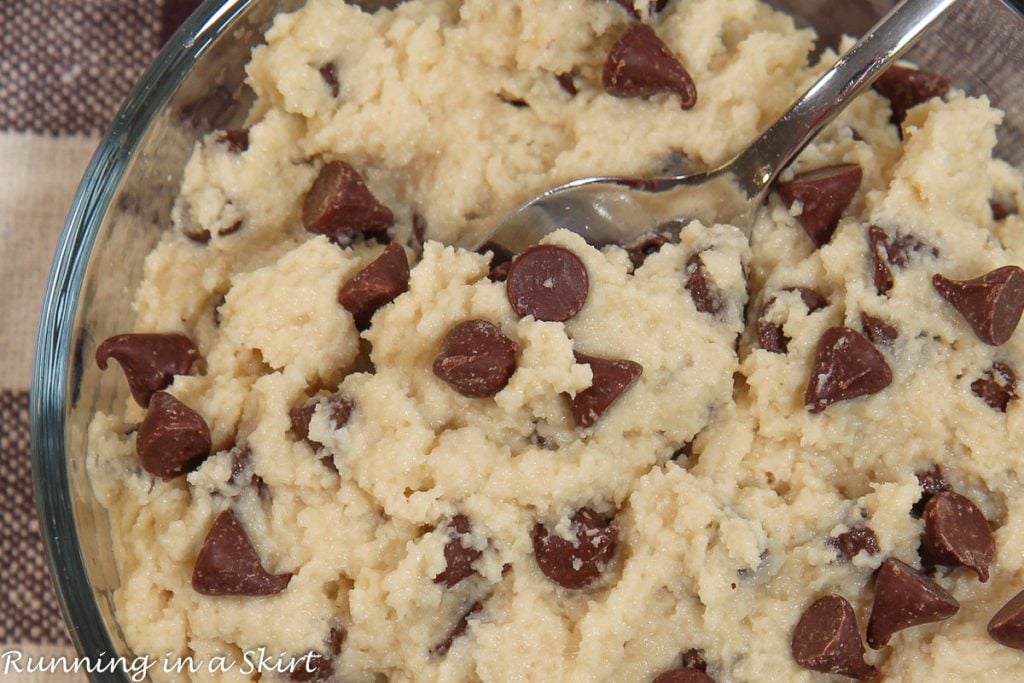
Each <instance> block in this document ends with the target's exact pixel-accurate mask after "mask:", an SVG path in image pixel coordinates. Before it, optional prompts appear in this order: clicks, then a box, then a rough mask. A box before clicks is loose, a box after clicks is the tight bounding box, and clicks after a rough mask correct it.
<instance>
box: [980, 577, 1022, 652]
mask: <svg viewBox="0 0 1024 683" xmlns="http://www.w3.org/2000/svg"><path fill="white" fill-rule="evenodd" d="M988 634H989V635H990V636H992V640H994V641H996V642H997V643H999V644H1000V645H1005V646H1006V647H1012V648H1015V649H1017V650H1024V591H1021V592H1020V593H1017V594H1016V595H1015V596H1013V597H1012V598H1010V600H1009V602H1007V603H1006V604H1005V605H1003V606H1002V607H1000V608H999V611H998V612H996V613H995V614H994V615H993V616H992V619H991V620H990V621H989V622H988Z"/></svg>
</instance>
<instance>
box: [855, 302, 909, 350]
mask: <svg viewBox="0 0 1024 683" xmlns="http://www.w3.org/2000/svg"><path fill="white" fill-rule="evenodd" d="M860 326H861V327H862V328H863V329H864V336H865V337H867V338H868V339H870V340H871V343H872V344H875V345H879V344H882V345H885V346H890V345H892V343H893V342H895V341H896V340H897V339H898V338H899V336H900V331H899V330H898V329H896V326H895V325H890V324H889V323H887V322H885V321H883V320H882V319H881V318H876V317H875V316H873V315H868V314H867V313H864V312H863V311H862V312H861V314H860Z"/></svg>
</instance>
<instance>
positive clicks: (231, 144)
mask: <svg viewBox="0 0 1024 683" xmlns="http://www.w3.org/2000/svg"><path fill="white" fill-rule="evenodd" d="M217 142H219V143H220V144H222V145H227V148H228V151H229V152H231V153H232V154H240V153H241V152H244V151H245V150H247V149H249V131H248V130H246V129H245V128H235V129H232V130H226V131H224V132H222V133H220V134H219V135H218V136H217Z"/></svg>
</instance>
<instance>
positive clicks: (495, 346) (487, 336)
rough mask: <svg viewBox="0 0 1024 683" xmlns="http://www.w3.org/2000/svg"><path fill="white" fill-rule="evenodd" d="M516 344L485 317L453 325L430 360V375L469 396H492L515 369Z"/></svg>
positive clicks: (517, 348) (501, 387)
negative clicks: (431, 373)
mask: <svg viewBox="0 0 1024 683" xmlns="http://www.w3.org/2000/svg"><path fill="white" fill-rule="evenodd" d="M518 350H519V345H518V344H516V343H515V342H514V341H512V340H511V339H509V338H508V337H506V336H505V335H503V334H502V333H501V330H500V329H498V327H497V326H496V325H494V324H493V323H490V322H488V321H486V320H466V321H464V322H461V323H459V324H458V325H456V326H455V327H453V328H452V329H451V330H450V331H449V332H448V334H447V335H446V336H445V338H444V341H443V342H442V343H441V351H440V353H438V355H437V358H436V359H434V374H435V375H437V376H438V377H440V378H441V379H443V380H444V381H445V382H447V383H448V384H449V385H451V387H452V388H453V389H455V391H457V392H459V393H460V394H462V395H463V396H468V397H470V398H487V397H489V396H494V395H495V394H497V393H498V392H499V391H501V390H502V389H504V388H505V385H506V384H508V381H509V378H511V377H512V373H514V372H515V371H516V352H517V351H518Z"/></svg>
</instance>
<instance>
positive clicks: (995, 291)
mask: <svg viewBox="0 0 1024 683" xmlns="http://www.w3.org/2000/svg"><path fill="white" fill-rule="evenodd" d="M932 284H934V285H935V289H936V291H938V293H939V294H940V295H942V298H944V299H945V300H946V301H948V302H949V303H950V304H952V306H953V308H955V309H956V310H957V311H958V312H959V313H960V315H962V316H963V317H964V319H966V320H967V322H968V324H970V326H971V329H973V330H974V333H975V334H976V335H978V339H980V340H981V341H983V342H985V343H986V344H991V345H992V346H999V345H1001V344H1005V343H1006V342H1007V341H1008V340H1009V339H1010V336H1011V335H1013V331H1014V330H1016V329H1017V323H1018V322H1020V316H1021V312H1024V270H1021V269H1020V268H1018V267H1017V266H1003V267H1002V268H997V269H995V270H993V271H992V272H990V273H986V274H985V275H982V276H980V277H976V278H974V279H973V280H963V281H956V280H950V279H949V278H946V277H944V276H942V275H935V277H933V278H932Z"/></svg>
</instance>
